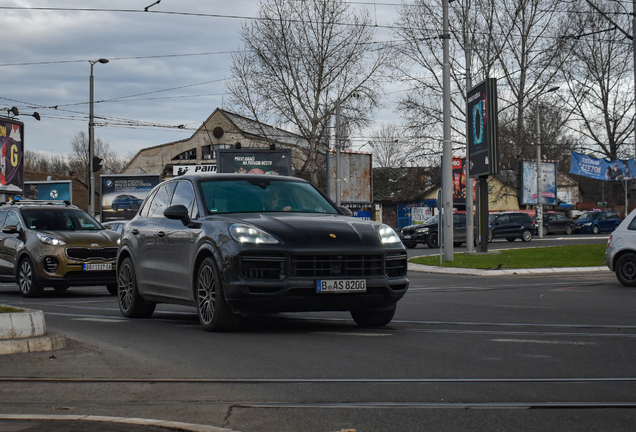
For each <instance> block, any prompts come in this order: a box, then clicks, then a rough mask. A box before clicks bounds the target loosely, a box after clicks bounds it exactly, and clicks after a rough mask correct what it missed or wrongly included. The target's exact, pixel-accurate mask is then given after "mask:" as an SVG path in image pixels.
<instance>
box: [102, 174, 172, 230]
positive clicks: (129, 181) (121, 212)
mask: <svg viewBox="0 0 636 432" xmlns="http://www.w3.org/2000/svg"><path fill="white" fill-rule="evenodd" d="M101 183H102V185H101V197H102V199H101V203H100V205H101V215H102V219H101V221H102V223H106V222H110V221H117V220H130V219H132V218H133V216H135V214H136V213H137V210H139V207H141V204H142V203H143V202H144V199H145V198H146V196H148V193H150V191H151V190H152V188H153V187H155V186H157V185H158V184H159V183H161V176H160V175H159V174H116V175H103V176H102V177H101Z"/></svg>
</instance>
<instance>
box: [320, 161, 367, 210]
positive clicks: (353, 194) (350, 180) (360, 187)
mask: <svg viewBox="0 0 636 432" xmlns="http://www.w3.org/2000/svg"><path fill="white" fill-rule="evenodd" d="M327 157H328V158H329V161H328V162H327V166H328V167H329V171H328V174H329V176H330V178H329V181H328V185H329V198H330V199H331V200H332V201H333V202H337V200H336V180H337V178H336V175H337V173H336V168H337V165H336V157H337V153H336V152H335V151H333V150H330V151H329V152H328V154H327ZM372 158H373V155H372V154H371V153H367V152H352V151H340V187H341V190H340V195H341V197H340V198H341V199H340V202H341V203H343V204H344V203H370V202H372V201H373V190H372V180H373V167H372V162H373V161H372Z"/></svg>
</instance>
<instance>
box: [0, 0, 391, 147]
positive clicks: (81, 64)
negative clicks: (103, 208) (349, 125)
mask: <svg viewBox="0 0 636 432" xmlns="http://www.w3.org/2000/svg"><path fill="white" fill-rule="evenodd" d="M154 1H155V0H126V1H120V0H91V1H85V0H84V1H80V0H55V1H46V0H32V1H29V0H14V1H6V0H5V1H3V0H0V14H1V16H2V18H1V19H0V23H1V28H2V34H3V38H2V39H3V41H2V45H1V46H0V76H1V77H2V81H1V84H0V85H1V88H2V91H0V107H1V108H2V109H3V110H4V113H2V115H4V116H6V115H7V112H6V109H7V108H10V107H12V106H16V107H18V108H19V110H20V112H21V115H20V116H19V119H20V120H21V121H22V122H24V124H25V149H26V150H39V151H48V152H54V153H69V152H70V145H69V143H70V141H71V140H72V138H73V137H74V136H76V135H77V134H78V133H79V132H85V133H87V134H88V113H89V103H88V102H89V77H90V69H91V68H90V63H89V60H97V59H99V58H107V59H109V60H110V62H109V63H108V64H100V63H97V64H95V66H94V69H93V71H94V76H95V116H96V128H95V137H96V138H101V139H102V140H103V141H104V142H106V143H108V144H109V145H110V147H111V149H112V150H114V151H115V152H116V153H117V154H119V155H120V156H128V155H129V154H135V153H137V152H138V151H139V150H140V149H142V148H145V147H150V146H154V145H159V144H164V143H167V142H172V141H175V140H180V139H185V138H188V137H189V136H191V134H192V133H193V131H194V130H195V129H196V128H198V127H199V126H200V125H201V124H202V122H203V121H204V120H205V119H207V118H208V117H209V115H210V114H211V113H212V112H213V111H214V110H215V109H216V108H217V107H222V106H223V100H224V99H223V94H224V92H225V83H224V81H225V79H226V78H228V77H229V74H230V68H229V66H230V64H231V52H232V51H236V50H238V49H239V48H240V40H239V37H238V30H239V29H240V26H241V25H242V24H244V23H248V22H249V19H250V17H255V16H256V11H257V6H258V1H257V0H161V2H160V3H159V4H157V5H154V6H152V7H151V8H150V12H144V8H145V7H147V6H150V5H151V4H152V3H154ZM399 3H400V2H399V0H389V1H386V0H385V1H384V2H383V3H382V4H377V3H376V4H374V1H373V0H361V2H354V3H352V7H353V8H355V9H356V10H359V9H367V10H368V11H369V13H370V14H371V17H372V19H373V20H374V21H376V22H377V24H378V26H380V28H379V31H380V32H381V33H379V34H378V36H379V37H378V39H381V40H387V39H388V37H389V35H388V33H387V31H386V30H384V29H382V26H385V25H390V24H392V23H393V20H394V17H395V12H396V8H397V6H398V4H399ZM55 107H57V109H56V108H55ZM225 107H226V108H228V107H227V105H226V106H225ZM34 111H37V112H38V113H39V114H40V115H41V117H42V120H41V121H39V122H38V121H36V120H35V119H34V118H33V117H30V116H28V115H25V114H31V113H33V112H34ZM104 118H105V119H104ZM389 121H394V122H398V119H397V118H396V117H395V116H394V115H393V114H392V107H387V108H385V109H383V110H381V111H380V112H378V115H377V116H376V127H379V125H380V123H386V122H389ZM180 125H182V127H185V129H180V128H178V127H179V126H180ZM364 150H368V147H366V148H365V149H364Z"/></svg>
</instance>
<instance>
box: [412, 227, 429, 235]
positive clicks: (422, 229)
mask: <svg viewBox="0 0 636 432" xmlns="http://www.w3.org/2000/svg"><path fill="white" fill-rule="evenodd" d="M428 230H429V228H418V229H416V230H415V232H418V233H422V234H426V233H427V232H428Z"/></svg>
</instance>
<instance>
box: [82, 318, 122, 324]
mask: <svg viewBox="0 0 636 432" xmlns="http://www.w3.org/2000/svg"><path fill="white" fill-rule="evenodd" d="M72 321H91V322H101V323H122V322H126V321H128V320H127V319H126V318H73V319H72Z"/></svg>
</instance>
